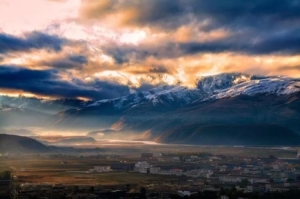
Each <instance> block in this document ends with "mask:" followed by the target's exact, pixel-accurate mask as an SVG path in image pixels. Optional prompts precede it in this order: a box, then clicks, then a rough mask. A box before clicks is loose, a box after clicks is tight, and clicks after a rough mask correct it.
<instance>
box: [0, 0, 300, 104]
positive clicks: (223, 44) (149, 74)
mask: <svg viewBox="0 0 300 199" xmlns="http://www.w3.org/2000/svg"><path fill="white" fill-rule="evenodd" d="M299 10H300V0H253V1H249V2H248V1H242V0H228V1H224V2H223V1H219V0H138V1H137V0H99V1H96V0H47V1H41V0H31V1H30V2H27V1H26V2H23V1H22V2H20V1H18V0H3V3H2V4H1V5H0V31H1V32H0V64H1V65H2V66H0V72H1V74H0V75H1V76H0V78H2V77H3V78H2V79H1V80H0V89H2V88H3V89H8V90H9V89H12V90H14V91H15V90H16V89H17V90H19V91H20V92H24V93H25V92H26V93H27V94H28V95H29V94H36V95H45V96H48V97H57V96H59V97H68V98H73V97H85V98H92V99H104V98H113V97H118V96H121V95H124V94H127V93H129V92H134V91H141V90H145V89H150V88H153V87H155V86H159V85H173V84H177V83H178V82H180V83H181V85H184V86H189V87H193V86H195V80H196V79H197V78H198V77H199V76H203V75H211V74H216V73H222V72H245V73H250V74H260V75H287V76H293V77H299V75H300V72H299V65H300V28H299V27H300V12H299ZM53 13H55V14H53ZM16 66H22V68H20V67H16ZM20 78H21V79H22V81H21V80H20Z"/></svg>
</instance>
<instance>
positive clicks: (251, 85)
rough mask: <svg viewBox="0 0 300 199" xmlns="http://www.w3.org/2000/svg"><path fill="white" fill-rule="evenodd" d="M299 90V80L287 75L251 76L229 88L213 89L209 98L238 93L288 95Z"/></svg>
mask: <svg viewBox="0 0 300 199" xmlns="http://www.w3.org/2000/svg"><path fill="white" fill-rule="evenodd" d="M299 91H300V81H299V80H296V79H291V78H287V77H266V78H265V79H256V78H255V77H254V78H251V79H249V80H247V81H245V82H242V83H239V84H235V85H233V86H231V87H229V88H226V89H221V90H215V91H214V94H213V95H211V96H210V97H209V99H222V98H228V97H235V96H238V95H249V96H254V95H257V94H275V95H288V94H292V93H295V92H299Z"/></svg>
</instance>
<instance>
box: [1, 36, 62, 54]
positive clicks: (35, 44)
mask: <svg viewBox="0 0 300 199" xmlns="http://www.w3.org/2000/svg"><path fill="white" fill-rule="evenodd" d="M66 42H67V40H66V39H62V38H60V37H58V36H56V35H48V34H45V33H41V32H31V33H28V34H26V35H25V37H16V36H13V35H9V34H4V33H0V53H3V54H5V53H9V52H18V51H25V52H26V51H30V50H32V49H49V50H54V51H60V50H61V49H62V46H63V45H64V44H65V43H66Z"/></svg>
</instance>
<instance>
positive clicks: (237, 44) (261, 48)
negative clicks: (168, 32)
mask: <svg viewBox="0 0 300 199" xmlns="http://www.w3.org/2000/svg"><path fill="white" fill-rule="evenodd" d="M177 46H178V47H179V49H180V52H181V53H180V55H188V54H196V53H202V52H212V53H220V52H238V53H245V54H253V55H260V54H290V55H295V54H299V53H300V29H297V30H289V31H285V32H275V33H271V34H265V35H264V34H261V35H259V36H253V37H251V35H249V34H247V33H245V34H244V35H243V36H240V37H236V36H232V37H229V38H225V39H221V40H217V41H212V42H190V43H181V44H177Z"/></svg>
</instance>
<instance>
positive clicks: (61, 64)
mask: <svg viewBox="0 0 300 199" xmlns="http://www.w3.org/2000/svg"><path fill="white" fill-rule="evenodd" d="M87 63H88V58H87V57H86V56H84V55H69V56H67V57H62V58H56V59H52V60H50V61H41V62H38V63H36V65H44V66H49V67H52V68H57V69H81V68H82V67H83V65H85V64H87Z"/></svg>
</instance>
